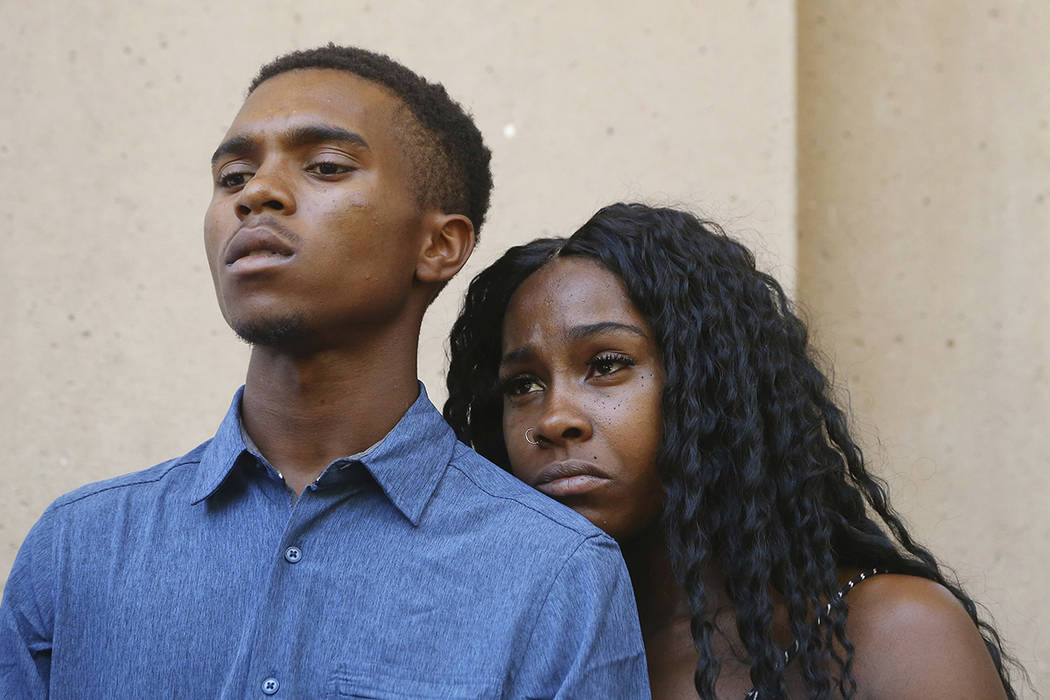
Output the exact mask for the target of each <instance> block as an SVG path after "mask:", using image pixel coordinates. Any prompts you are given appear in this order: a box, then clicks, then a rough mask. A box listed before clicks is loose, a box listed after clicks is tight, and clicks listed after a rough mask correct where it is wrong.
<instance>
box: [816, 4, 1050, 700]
mask: <svg viewBox="0 0 1050 700" xmlns="http://www.w3.org/2000/svg"><path fill="white" fill-rule="evenodd" d="M798 19H799V24H798V45H799V64H798V65H799V74H798V75H799V92H798V95H799V101H798V113H799V244H798V260H799V269H798V289H799V295H800V297H801V299H802V302H803V305H804V307H805V308H806V309H807V310H808V312H809V317H810V320H811V322H812V326H813V328H814V332H815V335H816V338H817V342H818V343H819V344H820V345H821V346H822V347H823V348H824V349H825V350H826V352H827V354H828V355H829V356H830V358H831V359H832V361H833V363H834V366H835V368H836V370H837V380H838V383H839V385H840V386H841V387H843V389H844V391H843V395H844V396H846V395H847V392H848V397H849V399H850V400H851V403H852V407H853V410H854V416H855V420H856V426H857V428H858V431H859V434H860V435H861V437H862V438H863V440H864V442H865V443H866V446H867V448H868V456H869V459H870V461H871V463H872V464H873V465H874V467H875V468H876V469H877V470H878V471H879V472H881V473H882V474H883V475H884V476H885V477H886V478H887V479H888V480H889V481H890V486H891V492H892V494H893V496H894V501H895V503H896V505H897V506H898V508H899V509H900V511H901V512H902V513H903V515H904V516H905V519H906V520H907V521H908V523H910V525H911V526H912V528H913V532H914V534H915V535H916V536H917V537H918V538H919V539H920V540H921V541H923V542H925V543H926V544H927V545H929V546H930V548H931V549H932V550H933V552H934V553H935V554H936V555H937V556H938V557H940V558H941V560H942V561H943V562H945V563H947V564H948V565H950V566H952V567H954V568H955V570H956V571H957V573H958V574H959V577H960V579H961V580H962V582H963V583H964V584H965V585H966V587H967V589H968V590H969V591H970V592H971V593H972V594H973V595H974V597H976V598H977V599H979V600H981V601H983V602H984V603H986V604H987V606H988V607H989V609H990V610H991V612H992V613H993V614H994V616H995V618H996V619H997V621H998V622H999V624H1000V629H1001V631H1002V632H1003V634H1004V636H1005V638H1006V639H1007V641H1008V642H1010V643H1011V645H1012V646H1013V647H1014V649H1015V650H1016V651H1017V653H1018V655H1019V656H1020V657H1021V658H1022V659H1023V660H1024V661H1025V662H1026V664H1027V665H1028V668H1029V671H1030V672H1031V673H1032V675H1033V680H1034V681H1035V685H1036V687H1037V688H1038V689H1039V690H1041V691H1044V692H1045V691H1046V690H1047V689H1048V688H1050V683H1048V681H1050V665H1048V659H1050V636H1048V635H1047V634H1046V629H1047V627H1048V626H1050V615H1048V613H1047V610H1046V604H1045V600H1044V598H1045V595H1046V591H1047V583H1046V581H1047V577H1048V575H1050V568H1048V566H1047V555H1048V554H1050V429H1048V426H1050V380H1048V372H1050V323H1048V321H1047V319H1048V318H1050V285H1048V284H1047V281H1048V279H1050V274H1048V273H1050V80H1048V76H1050V42H1048V41H1047V37H1050V4H1046V3H1041V2H988V3H985V2H947V1H944V2H917V3H881V2H880V3H839V2H834V1H832V0H827V1H822V2H801V3H800V4H799V14H798ZM1025 697H1029V695H1025Z"/></svg>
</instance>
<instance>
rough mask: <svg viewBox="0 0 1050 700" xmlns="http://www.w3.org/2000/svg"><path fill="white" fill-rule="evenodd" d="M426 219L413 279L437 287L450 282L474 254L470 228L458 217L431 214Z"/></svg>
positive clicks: (463, 217) (472, 234)
mask: <svg viewBox="0 0 1050 700" xmlns="http://www.w3.org/2000/svg"><path fill="white" fill-rule="evenodd" d="M426 218H427V220H426V222H425V229H426V231H427V235H426V237H425V238H424V239H423V247H422V249H421V250H420V251H419V261H418V262H417V263H416V279H418V280H419V281H420V282H426V283H429V284H441V283H443V282H447V281H449V280H450V279H452V277H453V275H455V274H456V273H457V272H459V271H460V268H462V267H463V265H465V264H466V262H467V258H469V257H470V254H471V253H473V252H474V224H472V223H470V219H468V218H467V217H465V216H463V215H462V214H444V213H440V212H431V213H428V214H426Z"/></svg>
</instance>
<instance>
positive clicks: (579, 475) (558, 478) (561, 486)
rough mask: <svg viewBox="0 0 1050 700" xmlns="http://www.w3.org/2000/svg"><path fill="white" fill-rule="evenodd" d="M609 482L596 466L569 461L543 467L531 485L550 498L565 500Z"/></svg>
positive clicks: (606, 475) (607, 477) (574, 460)
mask: <svg viewBox="0 0 1050 700" xmlns="http://www.w3.org/2000/svg"><path fill="white" fill-rule="evenodd" d="M609 480H610V478H609V475H608V474H606V473H605V472H604V471H602V470H601V468H599V467H598V465H597V464H594V463H593V462H584V461H581V460H577V459H569V460H565V461H564V462H554V463H553V464H549V465H547V466H546V467H544V468H543V470H542V471H540V473H539V474H537V475H536V477H535V478H533V480H532V485H533V487H534V488H536V490H538V491H540V492H542V493H545V494H547V495H548V496H550V497H551V498H566V497H568V496H578V495H582V494H585V493H589V492H591V491H593V490H595V489H597V488H600V487H602V486H604V485H605V484H607V483H608V482H609Z"/></svg>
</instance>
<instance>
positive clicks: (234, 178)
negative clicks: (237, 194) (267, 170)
mask: <svg viewBox="0 0 1050 700" xmlns="http://www.w3.org/2000/svg"><path fill="white" fill-rule="evenodd" d="M251 177H252V173H250V172H247V171H241V172H233V173H226V174H225V175H221V176H220V177H219V187H227V188H237V187H244V185H245V184H246V183H247V182H248V180H250V179H251Z"/></svg>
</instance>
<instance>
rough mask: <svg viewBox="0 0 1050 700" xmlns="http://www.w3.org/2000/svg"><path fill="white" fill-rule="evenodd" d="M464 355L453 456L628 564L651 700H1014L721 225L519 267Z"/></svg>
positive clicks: (550, 242) (569, 247) (617, 221)
mask: <svg viewBox="0 0 1050 700" xmlns="http://www.w3.org/2000/svg"><path fill="white" fill-rule="evenodd" d="M451 350H452V359H451V366H450V370H449V375H448V389H449V399H448V401H447V403H446V404H445V409H444V413H445V417H446V419H447V420H448V421H449V422H450V423H451V424H452V426H453V428H455V430H456V431H457V433H458V435H459V437H460V439H462V440H463V441H464V442H466V443H468V444H471V445H473V446H474V448H475V449H477V450H478V451H479V452H480V453H481V454H483V455H485V456H486V457H488V458H489V459H491V460H492V461H494V462H495V463H496V464H499V465H501V466H503V467H504V468H506V469H509V470H510V471H512V472H513V473H514V474H515V475H517V476H518V477H519V478H521V479H523V480H524V481H526V482H527V483H530V484H532V485H533V486H535V487H536V488H538V489H540V490H541V491H543V492H545V493H547V494H548V495H549V496H551V497H553V498H555V499H558V500H560V501H561V502H563V503H565V504H566V505H568V506H570V507H572V508H574V509H575V510H577V511H578V512H580V513H581V514H583V515H584V516H586V517H587V518H589V519H590V520H591V521H592V522H593V523H595V524H596V525H598V526H599V527H602V528H603V529H605V530H606V531H607V532H608V533H609V534H611V535H612V536H613V537H614V538H616V539H617V541H618V542H619V543H620V546H621V549H622V551H623V553H624V558H625V560H626V561H627V564H628V568H629V570H630V572H631V578H632V581H633V583H634V588H635V597H636V599H637V601H638V610H639V618H640V620H641V623H642V633H643V637H644V639H645V645H646V656H647V659H648V662H649V671H650V680H651V683H652V688H653V695H654V697H657V698H660V697H668V698H672V697H673V698H679V697H697V696H699V697H701V698H714V697H721V698H744V697H748V698H756V697H757V698H762V699H765V698H774V697H785V696H790V697H814V698H826V697H840V696H841V697H847V698H849V697H893V698H911V697H916V698H918V697H922V698H931V697H937V698H940V697H967V698H985V697H987V698H1001V697H1008V698H1013V697H1016V695H1015V693H1014V691H1013V689H1012V687H1011V685H1010V681H1009V678H1008V675H1007V673H1006V671H1005V669H1004V665H1003V664H1004V653H1003V650H1002V646H1001V644H1000V641H999V637H998V635H997V634H996V632H995V630H994V629H993V628H992V627H990V626H989V625H988V624H986V623H985V622H983V621H982V620H981V619H980V618H979V617H978V615H977V611H976V606H975V604H974V602H973V601H972V600H971V599H970V598H969V597H968V596H967V595H966V593H965V592H964V591H963V590H962V589H961V588H960V587H959V586H958V585H957V584H956V583H954V582H952V581H951V580H949V579H948V578H946V577H945V575H944V574H943V573H942V571H941V569H940V567H939V565H938V563H937V561H936V559H935V558H934V557H933V556H932V555H931V554H930V553H929V552H928V551H926V550H925V549H923V548H922V547H921V546H920V545H918V544H916V543H915V542H914V541H913V540H912V538H911V535H910V534H909V533H908V531H907V530H906V529H905V527H904V525H903V524H902V523H901V521H900V519H899V518H898V517H897V515H896V514H895V513H894V511H893V510H892V509H891V508H890V506H889V504H888V502H887V498H886V492H885V490H884V487H883V486H882V484H881V483H880V482H879V481H877V480H876V479H875V478H874V477H872V476H871V475H870V474H869V473H868V471H867V469H866V468H865V465H864V461H863V459H862V456H861V452H860V449H859V448H858V446H857V445H856V443H855V442H854V440H853V438H852V437H851V436H850V434H849V431H848V430H847V420H846V416H845V415H844V414H843V412H842V411H841V410H840V409H839V408H838V407H837V406H836V405H835V404H834V402H833V401H832V400H831V398H830V396H829V394H830V390H829V387H828V384H827V380H826V379H825V377H824V375H823V374H822V373H821V372H820V370H819V369H817V366H816V364H815V363H814V361H813V360H812V359H811V357H810V354H809V353H810V350H809V348H808V346H807V334H806V327H805V325H804V324H803V323H802V322H801V321H800V320H799V319H798V318H797V317H796V316H795V315H794V314H793V313H792V311H791V309H790V306H789V303H788V300H787V299H786V297H785V295H784V292H783V290H782V289H781V287H780V285H779V284H778V283H777V282H776V281H775V280H774V279H773V278H771V277H770V276H768V275H766V274H763V273H762V272H759V271H758V270H756V269H755V264H754V258H753V256H752V255H751V253H750V252H749V251H748V250H747V249H746V248H744V247H743V246H742V245H740V244H739V243H736V242H734V241H732V240H731V239H729V238H728V237H726V236H725V235H724V233H722V231H721V230H720V229H719V228H718V227H717V226H716V225H713V224H711V223H707V222H702V221H699V220H698V219H696V218H695V217H693V216H692V215H690V214H688V213H685V212H681V211H677V210H673V209H655V208H650V207H647V206H644V205H640V204H630V205H627V204H616V205H612V206H609V207H606V208H604V209H602V210H601V211H599V212H598V213H597V214H596V215H595V216H594V217H593V218H592V219H591V220H590V221H588V222H587V223H586V224H584V226H583V227H582V228H581V229H580V230H579V231H577V232H576V233H575V234H573V236H572V237H571V238H569V239H544V240H537V241H534V242H532V243H530V244H528V245H525V246H519V247H516V248H512V249H511V250H509V251H508V252H507V253H506V254H505V255H504V256H503V257H502V258H501V259H500V260H498V261H497V262H496V263H495V264H493V265H492V266H491V267H489V268H488V269H487V270H485V271H484V272H482V273H481V274H480V275H478V277H477V278H476V279H475V280H474V281H473V282H472V283H471V285H470V289H469V291H468V293H467V299H466V302H465V304H464V309H463V312H462V314H461V316H460V318H459V319H458V320H457V321H456V324H455V326H454V328H453V331H452V337H451ZM847 592H848V596H847V595H846V593H847Z"/></svg>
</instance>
